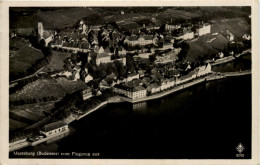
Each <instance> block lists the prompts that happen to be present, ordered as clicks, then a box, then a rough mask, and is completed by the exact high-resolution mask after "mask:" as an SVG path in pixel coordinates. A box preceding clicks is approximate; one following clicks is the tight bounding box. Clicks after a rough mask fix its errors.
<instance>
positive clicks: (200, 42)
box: [186, 18, 251, 61]
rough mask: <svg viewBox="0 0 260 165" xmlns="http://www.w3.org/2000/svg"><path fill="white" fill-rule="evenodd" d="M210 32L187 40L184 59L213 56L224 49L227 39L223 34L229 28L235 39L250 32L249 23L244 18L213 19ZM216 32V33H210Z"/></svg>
mask: <svg viewBox="0 0 260 165" xmlns="http://www.w3.org/2000/svg"><path fill="white" fill-rule="evenodd" d="M212 22H213V26H212V30H211V34H207V35H204V36H202V37H199V38H198V39H195V40H193V41H189V42H188V43H189V46H190V48H189V50H188V52H187V54H186V60H188V61H196V60H197V59H198V58H199V57H205V58H213V57H214V56H215V54H217V53H218V52H220V51H222V50H224V48H226V46H227V44H228V40H227V38H226V36H225V35H224V32H225V31H226V30H229V31H230V32H231V33H232V34H234V35H235V39H238V40H239V39H241V37H242V36H243V35H244V34H245V33H248V34H250V29H251V27H250V26H251V25H250V24H248V22H247V21H246V20H245V19H244V18H234V19H221V20H219V19H218V20H213V21H212ZM214 33H218V34H217V35H212V34H214Z"/></svg>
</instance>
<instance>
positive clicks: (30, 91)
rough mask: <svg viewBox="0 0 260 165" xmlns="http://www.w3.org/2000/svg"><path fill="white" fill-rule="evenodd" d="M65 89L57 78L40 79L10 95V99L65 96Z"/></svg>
mask: <svg viewBox="0 0 260 165" xmlns="http://www.w3.org/2000/svg"><path fill="white" fill-rule="evenodd" d="M65 94H66V93H65V91H64V89H63V88H62V86H61V85H60V84H59V83H58V82H57V81H56V80H55V79H38V80H37V81H35V82H32V83H30V84H27V85H26V86H24V87H23V88H22V89H21V90H19V91H16V92H15V93H14V94H11V95H10V101H17V100H27V99H36V98H38V99H40V98H44V97H48V96H54V97H55V98H59V97H63V96H64V95H65Z"/></svg>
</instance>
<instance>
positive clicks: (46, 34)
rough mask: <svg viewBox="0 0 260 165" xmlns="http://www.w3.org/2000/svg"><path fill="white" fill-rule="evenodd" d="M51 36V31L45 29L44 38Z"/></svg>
mask: <svg viewBox="0 0 260 165" xmlns="http://www.w3.org/2000/svg"><path fill="white" fill-rule="evenodd" d="M50 36H51V32H49V31H47V30H44V31H43V38H44V39H47V38H49V37H50Z"/></svg>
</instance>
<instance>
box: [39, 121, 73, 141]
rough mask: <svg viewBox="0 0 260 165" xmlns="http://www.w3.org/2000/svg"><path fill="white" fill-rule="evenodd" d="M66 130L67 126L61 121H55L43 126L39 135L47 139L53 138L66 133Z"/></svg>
mask: <svg viewBox="0 0 260 165" xmlns="http://www.w3.org/2000/svg"><path fill="white" fill-rule="evenodd" d="M68 129H69V127H68V124H66V123H64V122H62V121H57V122H53V123H50V124H47V125H45V126H43V128H42V129H41V130H40V133H42V134H44V135H45V136H47V137H48V136H54V135H56V134H58V133H61V132H65V131H68Z"/></svg>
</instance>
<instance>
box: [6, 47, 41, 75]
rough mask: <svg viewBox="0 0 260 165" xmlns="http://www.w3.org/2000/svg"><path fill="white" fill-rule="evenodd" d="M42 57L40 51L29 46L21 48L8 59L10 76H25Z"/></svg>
mask: <svg viewBox="0 0 260 165" xmlns="http://www.w3.org/2000/svg"><path fill="white" fill-rule="evenodd" d="M43 57H44V56H43V54H42V52H41V51H40V50H36V49H34V48H31V47H29V46H24V47H21V48H20V49H19V50H18V51H17V52H16V54H14V55H13V56H12V57H10V66H9V69H10V76H11V77H12V76H17V75H19V74H25V73H26V72H27V69H29V68H30V67H31V66H32V65H33V64H35V62H36V61H37V60H40V59H42V58H43Z"/></svg>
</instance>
